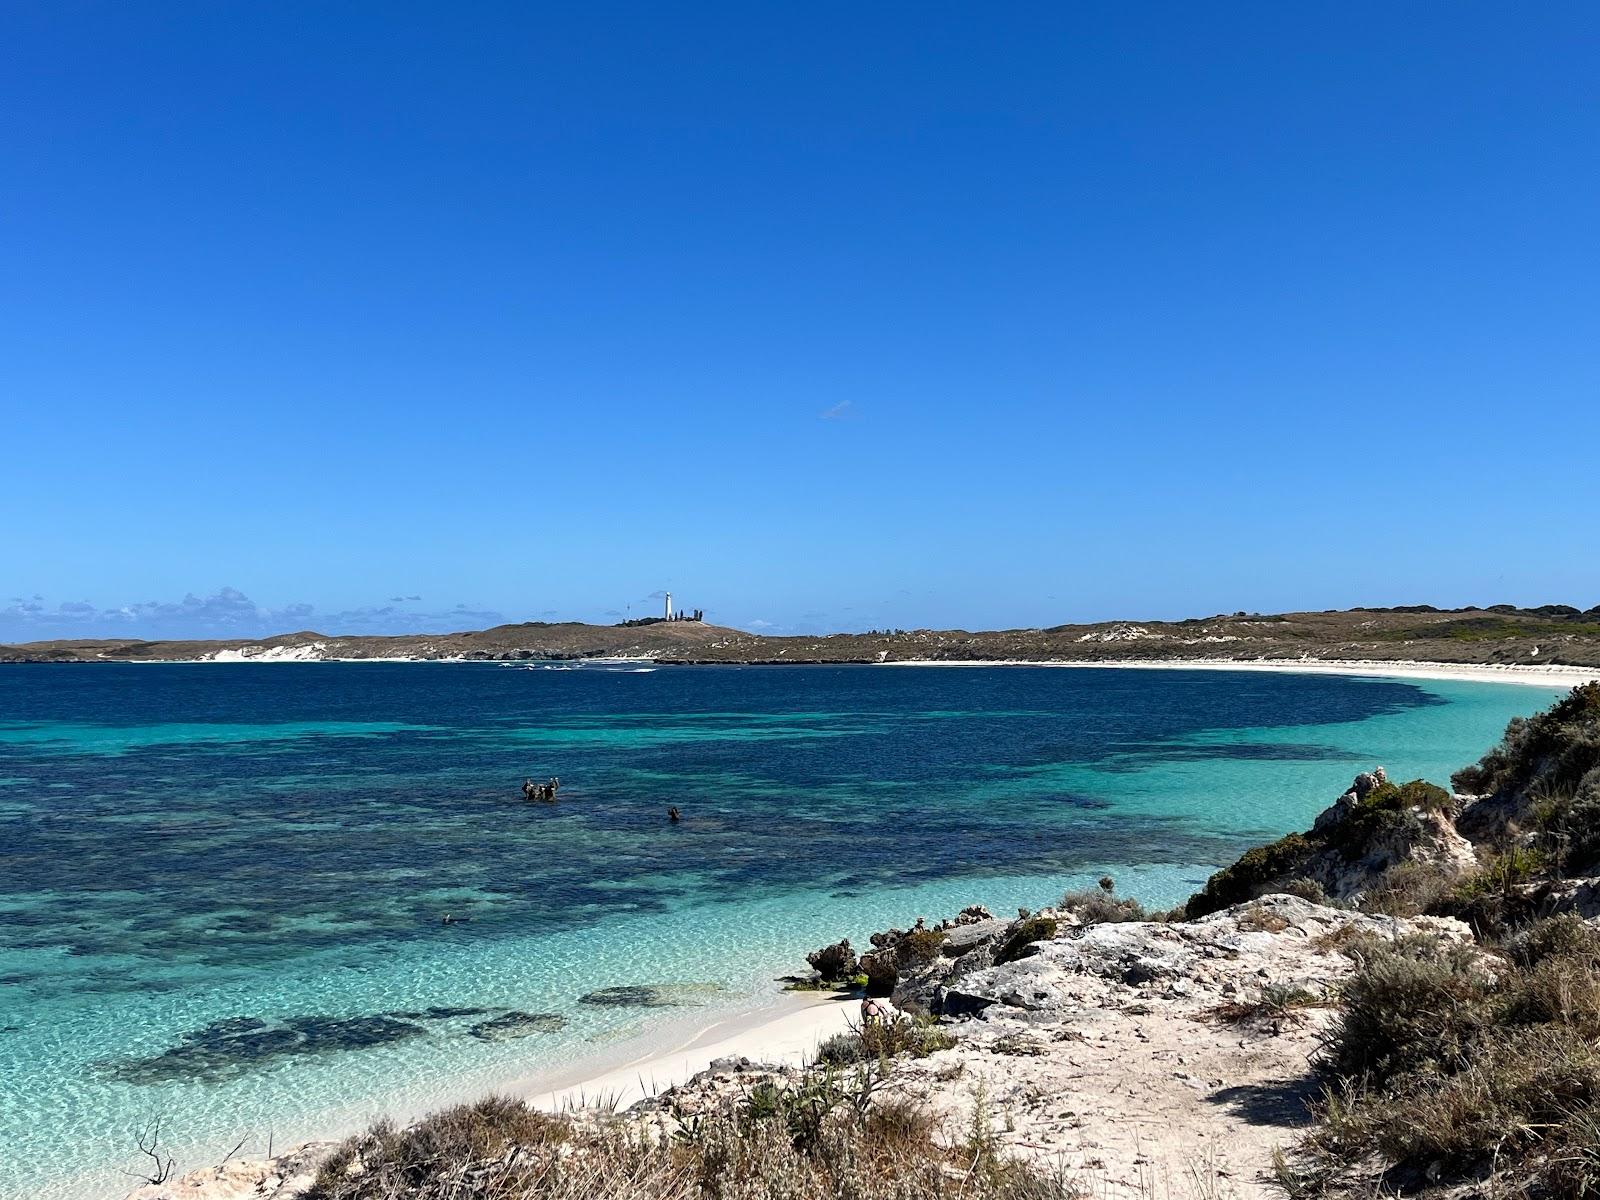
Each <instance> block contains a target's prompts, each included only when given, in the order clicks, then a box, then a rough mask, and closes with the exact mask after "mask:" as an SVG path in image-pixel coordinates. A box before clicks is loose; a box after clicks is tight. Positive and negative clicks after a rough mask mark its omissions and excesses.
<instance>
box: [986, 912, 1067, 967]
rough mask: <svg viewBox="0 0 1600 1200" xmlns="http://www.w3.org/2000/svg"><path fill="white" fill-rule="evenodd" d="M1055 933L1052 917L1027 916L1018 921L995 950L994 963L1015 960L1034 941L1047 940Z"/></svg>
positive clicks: (1054, 923)
mask: <svg viewBox="0 0 1600 1200" xmlns="http://www.w3.org/2000/svg"><path fill="white" fill-rule="evenodd" d="M1055 935H1056V919H1055V918H1054V917H1028V918H1026V919H1025V920H1023V921H1019V922H1018V923H1017V924H1016V926H1015V927H1013V928H1012V930H1011V932H1010V934H1009V935H1008V936H1007V937H1006V940H1005V942H1004V943H1003V944H1002V945H1001V947H1000V949H999V950H997V951H996V952H995V956H994V961H995V963H996V964H999V963H1008V962H1015V961H1016V960H1017V959H1019V958H1021V957H1022V954H1023V952H1024V951H1025V950H1026V949H1027V948H1028V947H1029V946H1031V945H1033V944H1034V943H1035V942H1047V941H1049V940H1050V939H1051V938H1053V937H1055Z"/></svg>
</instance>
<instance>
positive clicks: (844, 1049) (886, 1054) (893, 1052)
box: [817, 1016, 956, 1067]
mask: <svg viewBox="0 0 1600 1200" xmlns="http://www.w3.org/2000/svg"><path fill="white" fill-rule="evenodd" d="M955 1044H956V1039H955V1038H954V1037H953V1036H952V1035H951V1033H950V1032H949V1031H948V1030H947V1029H944V1028H942V1027H941V1026H940V1025H939V1024H938V1022H937V1021H936V1020H935V1019H934V1018H932V1017H908V1016H901V1017H897V1018H895V1019H894V1020H891V1021H868V1022H866V1023H865V1024H863V1025H862V1026H861V1027H860V1028H859V1029H850V1030H848V1031H846V1032H844V1033H836V1034H834V1035H833V1036H832V1037H830V1038H828V1039H827V1040H826V1041H825V1042H823V1043H822V1045H820V1046H819V1047H817V1061H818V1062H819V1063H822V1064H824V1065H827V1066H834V1067H842V1066H849V1065H851V1064H853V1063H861V1062H875V1061H879V1060H882V1059H889V1058H896V1057H899V1056H900V1055H905V1056H907V1057H910V1058H927V1057H928V1055H930V1054H937V1053H938V1052H939V1051H940V1050H948V1049H950V1047H952V1046H954V1045H955Z"/></svg>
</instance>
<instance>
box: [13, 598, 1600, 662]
mask: <svg viewBox="0 0 1600 1200" xmlns="http://www.w3.org/2000/svg"><path fill="white" fill-rule="evenodd" d="M668 611H671V610H668ZM603 658H640V659H650V660H653V661H655V662H658V663H663V664H711V663H726V664H803V663H809V664H818V663H834V664H846V663H875V664H890V663H994V664H999V663H1071V664H1084V665H1090V664H1105V665H1113V664H1116V665H1172V666H1177V665H1187V664H1194V665H1222V664H1284V665H1288V664H1300V665H1310V666H1315V665H1317V664H1327V665H1332V664H1361V665H1370V664H1377V665H1383V664H1389V665H1394V666H1399V665H1401V664H1407V663H1412V664H1454V665H1457V666H1459V667H1462V668H1468V667H1475V668H1489V669H1499V668H1512V667H1520V668H1534V667H1537V668H1549V667H1574V668H1600V606H1597V607H1594V608H1590V609H1587V610H1580V609H1578V608H1575V607H1572V606H1569V605H1559V604H1552V605H1545V606H1543V607H1540V608H1516V607H1513V606H1511V605H1504V604H1502V605H1494V606H1492V607H1488V608H1462V609H1437V608H1432V607H1428V606H1411V607H1404V608H1358V609H1349V610H1344V611H1329V612H1299V613H1279V614H1271V615H1264V614H1261V613H1244V612H1237V613H1232V614H1219V615H1216V616H1211V617H1194V618H1190V619H1188V620H1183V621H1102V622H1098V623H1095V624H1088V625H1056V626H1052V627H1050V628H1041V629H1003V630H990V631H981V632H970V631H968V630H964V629H943V630H936V629H912V630H903V629H893V630H887V629H886V630H873V631H870V632H867V633H833V634H815V635H801V636H783V637H775V636H769V635H763V634H756V633H747V632H745V631H743V630H739V629H731V628H727V627H724V626H719V625H714V624H710V623H708V622H706V621H705V620H704V619H703V614H702V613H701V612H700V611H698V610H694V611H693V612H691V613H689V614H676V613H675V614H674V615H673V616H672V617H671V618H666V617H659V618H651V619H648V620H642V621H629V622H623V623H622V624H618V625H588V624H582V623H579V622H561V623H550V622H544V621H530V622H525V623H521V624H512V625H497V626H495V627H493V628H492V629H482V630H475V631H467V632H461V633H445V634H408V635H401V636H352V637H340V636H331V635H327V634H322V633H316V632H313V631H310V630H303V631H300V632H296V633H283V634H278V635H275V636H273V637H266V638H249V639H233V640H202V641H145V640H138V639H131V638H109V639H87V640H57V641H44V642H28V643H24V644H21V645H0V662H12V663H82V662H331V661H383V660H398V661H451V662H471V661H503V662H514V661H526V660H539V661H552V660H554V661H577V660H590V659H603ZM1506 673H1508V674H1509V673H1511V672H1509V671H1507V672H1506Z"/></svg>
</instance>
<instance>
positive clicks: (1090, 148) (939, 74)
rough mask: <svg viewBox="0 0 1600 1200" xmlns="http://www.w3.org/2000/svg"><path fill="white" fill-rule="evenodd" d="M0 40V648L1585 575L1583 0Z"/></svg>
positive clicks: (1590, 531) (682, 12)
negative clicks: (664, 602)
mask: <svg viewBox="0 0 1600 1200" xmlns="http://www.w3.org/2000/svg"><path fill="white" fill-rule="evenodd" d="M0 57H3V69H0V314H3V319H0V408H3V424H0V432H3V435H4V442H5V450H4V457H3V459H0V462H3V466H0V517H3V523H0V530H3V534H0V537H3V546H0V640H3V639H12V640H15V639H20V638H22V637H26V636H49V635H55V634H58V633H61V632H64V631H74V630H77V631H83V632H106V631H132V632H146V633H160V634H175V633H184V632H193V633H204V632H211V631H215V630H226V629H238V630H245V631H251V632H253V631H255V630H256V629H257V627H260V628H270V627H272V626H275V625H289V626H292V627H299V626H302V625H311V626H313V627H316V628H321V629H324V630H329V631H336V632H359V631H362V630H369V629H370V630H387V629H395V628H403V627H417V628H440V627H448V626H451V625H455V626H468V627H470V626H473V625H475V624H478V623H481V622H483V621H492V620H494V619H497V616H496V614H500V615H503V616H504V617H505V618H507V619H527V618H534V619H539V618H543V619H551V618H554V617H577V618H585V619H592V620H608V619H613V618H612V617H611V616H610V614H613V613H618V612H623V611H626V606H627V605H628V604H629V603H630V602H631V603H632V604H633V610H634V612H635V613H637V612H638V611H640V610H641V609H642V608H646V607H648V608H650V609H652V610H653V608H654V606H655V603H656V602H655V601H650V600H646V597H647V596H648V595H649V594H650V593H651V592H653V591H656V590H657V589H660V588H665V587H670V588H671V589H672V590H673V591H674V592H675V593H676V594H677V596H678V597H679V598H680V599H681V600H682V602H683V603H684V604H686V605H690V606H694V605H698V606H702V607H704V608H705V609H706V610H707V614H708V617H709V618H710V619H713V620H717V621H721V622H724V623H728V624H736V625H742V626H750V627H757V628H772V629H794V628H803V629H815V628H864V627H869V626H881V625H899V626H907V627H910V626H918V625H934V626H954V625H964V626H967V627H993V626H1013V625H1034V624H1049V623H1056V622H1062V621H1068V620H1088V619H1099V618H1106V617H1111V616H1133V617H1158V616H1182V615H1203V614H1208V613H1211V612H1215V611H1219V610H1228V611H1231V610H1234V609H1240V608H1244V609H1251V610H1257V609H1259V610H1263V611H1268V610H1279V609H1287V608H1299V607H1314V608H1324V607H1343V606H1347V605H1353V604H1357V603H1361V602H1367V603H1424V602H1425V603H1435V604H1440V605H1454V604H1461V603H1466V602H1481V603H1495V602H1513V603H1533V604H1537V603H1544V602H1564V603H1572V604H1578V605H1580V606H1582V607H1587V606H1588V605H1591V604H1595V603H1600V389H1597V384H1600V328H1597V326H1600V300H1597V280H1600V252H1597V251H1600V73H1597V71H1596V64H1597V62H1600V8H1597V7H1596V6H1594V5H1592V4H1576V3H1574V4H1559V3H1557V4H1542V5H1533V6H1507V5H1490V4H1477V3H1461V4H1445V3H1437V4H1417V5H1396V4H1392V3H1384V4H1362V3H1350V2H1347V0H1341V2H1340V3H1336V4H1334V3H1330V4H1319V5H1312V4H1304V5H1302V4H1281V3H1261V4H1237V5H1197V4H1192V3H1182V4H1153V5H1127V4H1110V3H1104V4H1087V3H1085V4H1039V5H1005V6H999V7H997V6H994V5H977V4H974V5H968V6H948V5H940V4H927V3H919V4H914V5H913V4H907V5H859V4H850V5H843V4H838V5H833V4H820V5H819V4H808V5H782V6H776V5H744V4H740V5H711V4H707V5H687V6H685V5H660V4H648V5H647V4H638V5H612V4H560V5H554V4H551V5H536V4H523V3H518V4H503V5H502V4H490V3H474V4H468V5H462V4H444V3H436V4H412V3H401V4H396V3H383V4H356V3H340V4H298V3H272V4H254V5H240V4H225V5H224V4H204V3H199V2H196V3H192V4H182V5H174V4H159V3H140V4H126V3H108V4H72V3H49V4H44V3H41V4H12V5H8V6H7V7H6V9H5V11H4V14H3V16H0ZM223 589H230V590H228V591H224V590H223ZM186 596H188V597H191V599H190V601H189V602H187V603H186V602H185V600H184V598H185V597H186ZM63 605H66V606H67V607H66V608H65V609H63V608H62V606H63ZM124 609H126V610H127V612H125V613H122V614H120V615H119V614H118V613H117V612H116V610H124Z"/></svg>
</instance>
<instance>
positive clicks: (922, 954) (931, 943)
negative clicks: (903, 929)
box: [895, 929, 944, 967]
mask: <svg viewBox="0 0 1600 1200" xmlns="http://www.w3.org/2000/svg"><path fill="white" fill-rule="evenodd" d="M943 947H944V930H942V929H913V930H912V931H911V932H910V933H908V934H906V935H905V937H903V938H901V939H900V941H899V942H898V943H896V946H895V950H896V952H897V955H898V961H899V963H900V965H901V966H902V967H911V966H923V965H925V964H927V963H931V962H932V961H933V960H934V959H936V958H938V957H939V951H940V950H941V949H943Z"/></svg>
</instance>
